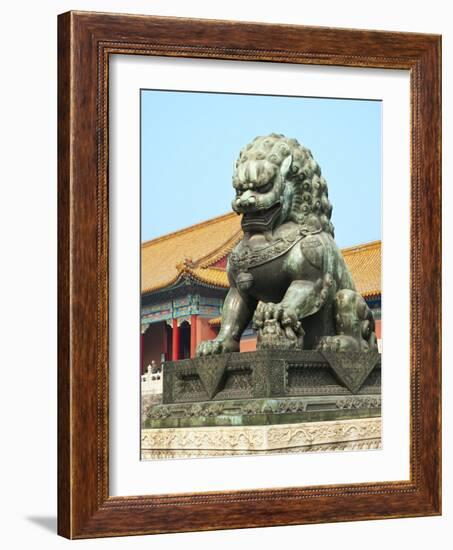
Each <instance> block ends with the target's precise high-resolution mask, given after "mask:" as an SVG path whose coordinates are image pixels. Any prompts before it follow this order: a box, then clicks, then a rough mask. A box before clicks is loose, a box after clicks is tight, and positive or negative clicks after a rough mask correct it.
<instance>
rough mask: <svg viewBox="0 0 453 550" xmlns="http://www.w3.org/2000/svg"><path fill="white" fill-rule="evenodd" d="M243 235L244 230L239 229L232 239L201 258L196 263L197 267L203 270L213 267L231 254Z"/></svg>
mask: <svg viewBox="0 0 453 550" xmlns="http://www.w3.org/2000/svg"><path fill="white" fill-rule="evenodd" d="M241 234H243V233H242V229H238V230H237V231H236V233H235V234H234V235H233V236H232V237H230V238H229V239H227V240H226V241H224V242H223V243H222V244H221V245H220V246H218V247H217V248H216V249H215V250H213V251H212V252H210V253H209V254H206V255H205V256H202V257H201V258H199V259H198V260H197V261H196V264H197V267H202V268H208V267H212V264H215V263H216V262H218V261H219V260H221V259H222V258H223V257H225V256H226V255H227V254H229V253H230V252H231V250H232V249H233V247H234V246H235V245H236V243H237V242H238V239H239V238H240V236H241Z"/></svg>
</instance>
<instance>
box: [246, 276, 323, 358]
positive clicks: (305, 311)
mask: <svg viewBox="0 0 453 550" xmlns="http://www.w3.org/2000/svg"><path fill="white" fill-rule="evenodd" d="M332 284H333V281H332V277H331V276H330V275H326V276H325V277H324V279H318V280H317V281H316V282H312V281H293V282H292V283H291V285H290V286H289V288H288V290H287V291H286V294H285V296H284V298H283V300H282V301H281V302H280V303H279V304H273V303H270V302H268V303H264V302H259V304H258V307H257V309H256V312H255V316H254V319H253V323H254V327H255V329H256V330H258V340H257V347H258V348H264V349H266V348H284V349H302V348H303V335H304V331H303V328H302V324H301V319H303V318H304V317H308V316H309V315H313V314H314V313H316V312H317V311H319V309H320V308H321V307H322V306H323V305H324V304H325V303H326V300H327V299H328V298H329V296H330V295H331V292H330V290H331V288H332Z"/></svg>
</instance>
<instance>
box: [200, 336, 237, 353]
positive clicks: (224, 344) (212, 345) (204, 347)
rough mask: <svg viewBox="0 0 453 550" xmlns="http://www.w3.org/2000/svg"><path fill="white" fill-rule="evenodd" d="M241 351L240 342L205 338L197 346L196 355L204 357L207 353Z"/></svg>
mask: <svg viewBox="0 0 453 550" xmlns="http://www.w3.org/2000/svg"><path fill="white" fill-rule="evenodd" d="M234 351H239V344H238V343H237V342H235V341H229V340H217V339H215V340H205V341H204V342H200V343H199V344H198V347H197V351H196V356H197V357H204V356H206V355H216V354H219V353H231V352H234Z"/></svg>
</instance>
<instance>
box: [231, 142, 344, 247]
mask: <svg viewBox="0 0 453 550" xmlns="http://www.w3.org/2000/svg"><path fill="white" fill-rule="evenodd" d="M233 186H234V188H235V190H236V197H235V198H234V199H233V202H232V207H233V210H234V211H235V212H237V213H238V214H242V215H243V216H242V227H243V229H244V231H264V230H266V229H272V228H274V227H276V226H277V225H281V224H282V223H285V222H287V221H293V222H295V223H297V224H300V225H302V226H305V227H306V228H307V229H308V230H309V231H313V230H322V231H326V232H328V233H330V234H331V235H332V236H333V234H334V229H333V225H332V223H331V222H330V217H331V214H332V205H331V204H330V202H329V199H328V196H327V183H326V181H325V179H324V178H323V177H322V176H321V169H320V168H319V165H318V163H317V162H316V161H315V160H314V159H313V156H312V154H311V151H310V150H309V149H307V148H306V147H304V146H302V145H301V144H300V143H299V142H298V141H297V140H296V139H288V138H286V137H285V136H283V135H282V134H270V135H268V136H259V137H256V138H255V139H254V140H253V141H252V142H251V143H249V144H248V145H246V146H245V147H244V148H243V149H242V151H241V152H240V154H239V158H238V160H237V161H236V164H235V170H234V174H233Z"/></svg>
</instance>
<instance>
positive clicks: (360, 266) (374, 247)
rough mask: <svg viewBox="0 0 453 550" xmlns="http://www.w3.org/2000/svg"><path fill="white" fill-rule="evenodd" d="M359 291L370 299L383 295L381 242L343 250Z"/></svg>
mask: <svg viewBox="0 0 453 550" xmlns="http://www.w3.org/2000/svg"><path fill="white" fill-rule="evenodd" d="M341 252H342V254H343V257H344V259H345V261H346V263H347V264H348V267H349V269H350V271H351V273H352V277H353V279H354V282H355V286H356V288H357V291H358V292H360V294H362V296H366V297H370V296H373V295H378V294H380V293H381V241H373V242H371V243H365V244H360V245H357V246H351V247H349V248H343V249H342V251H341Z"/></svg>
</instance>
